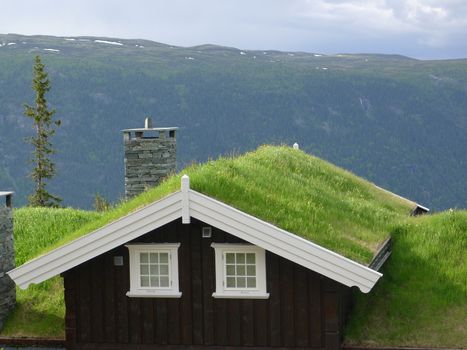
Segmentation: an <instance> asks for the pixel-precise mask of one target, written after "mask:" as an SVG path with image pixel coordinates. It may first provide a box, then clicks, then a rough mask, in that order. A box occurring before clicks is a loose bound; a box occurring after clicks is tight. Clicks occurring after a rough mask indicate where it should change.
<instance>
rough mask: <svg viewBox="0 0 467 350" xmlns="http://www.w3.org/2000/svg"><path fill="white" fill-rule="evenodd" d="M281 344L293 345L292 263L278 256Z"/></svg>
mask: <svg viewBox="0 0 467 350" xmlns="http://www.w3.org/2000/svg"><path fill="white" fill-rule="evenodd" d="M279 268H280V287H281V301H280V303H281V305H280V306H281V331H282V337H283V339H282V346H286V347H293V346H295V322H294V321H295V318H294V264H293V263H292V262H290V261H288V260H285V259H283V258H280V265H279Z"/></svg>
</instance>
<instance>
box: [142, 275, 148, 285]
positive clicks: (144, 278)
mask: <svg viewBox="0 0 467 350" xmlns="http://www.w3.org/2000/svg"><path fill="white" fill-rule="evenodd" d="M141 287H149V277H147V276H141Z"/></svg>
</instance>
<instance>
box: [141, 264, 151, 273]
mask: <svg viewBox="0 0 467 350" xmlns="http://www.w3.org/2000/svg"><path fill="white" fill-rule="evenodd" d="M140 272H141V274H142V275H149V266H148V265H146V264H141V265H140Z"/></svg>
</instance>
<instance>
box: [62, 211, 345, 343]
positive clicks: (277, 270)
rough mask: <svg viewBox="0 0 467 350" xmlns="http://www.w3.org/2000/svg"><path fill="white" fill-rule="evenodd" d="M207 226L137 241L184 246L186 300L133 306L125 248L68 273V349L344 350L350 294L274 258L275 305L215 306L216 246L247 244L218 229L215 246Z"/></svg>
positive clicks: (270, 278)
mask: <svg viewBox="0 0 467 350" xmlns="http://www.w3.org/2000/svg"><path fill="white" fill-rule="evenodd" d="M203 226H204V224H203V223H201V222H199V221H196V220H193V221H192V223H191V224H190V225H182V224H181V222H180V221H176V222H173V223H170V224H168V225H165V226H164V227H161V228H159V229H157V230H155V231H153V232H150V233H148V234H146V235H144V236H142V237H140V238H138V239H136V240H134V241H133V243H134V242H152V243H162V242H170V243H174V242H181V246H180V249H179V278H180V291H181V292H182V297H181V298H179V299H164V298H128V297H127V296H126V295H125V294H126V292H127V291H128V290H129V262H128V249H127V248H126V247H124V246H121V247H118V248H116V249H114V250H112V251H109V252H107V253H106V254H103V255H101V256H99V257H97V258H95V259H93V260H90V261H88V262H86V263H84V264H82V265H80V266H78V267H76V268H74V269H72V270H70V271H68V272H66V273H65V274H64V277H65V301H66V307H67V312H66V337H67V344H68V348H69V349H118V348H125V349H133V348H134V349H136V348H138V349H140V348H141V349H143V348H144V349H146V348H150V345H158V347H157V348H161V349H162V348H164V347H165V348H167V349H172V348H173V349H175V348H176V349H183V347H180V346H183V345H190V346H191V348H192V349H195V348H198V347H203V346H211V347H212V348H215V347H222V348H226V349H227V348H229V347H235V348H237V347H249V348H258V349H259V348H263V349H264V348H270V347H274V348H302V349H304V348H314V349H324V348H326V349H338V348H339V347H340V338H341V333H342V327H343V321H344V319H345V311H346V308H344V307H343V306H342V305H343V304H344V303H345V301H346V300H347V299H346V298H344V297H346V296H347V295H348V293H347V292H348V291H349V288H347V287H344V286H342V285H340V284H338V283H335V282H333V281H331V280H329V279H327V278H325V277H323V276H321V275H319V274H317V273H315V272H313V271H310V270H308V269H306V268H304V267H302V266H300V265H297V264H295V263H293V262H290V261H288V260H286V259H284V258H281V257H279V256H277V255H275V254H272V253H269V252H267V253H266V271H267V291H268V292H269V293H270V297H269V299H266V300H247V299H214V298H213V297H212V293H213V292H214V291H215V273H214V272H215V264H214V249H213V248H211V243H212V242H218V243H227V242H228V243H237V242H241V240H239V239H238V238H237V237H235V236H232V235H230V234H227V233H225V232H222V231H219V230H217V229H215V228H213V231H212V238H202V237H201V228H202V227H203ZM115 256H123V261H124V263H123V266H114V257H115ZM344 299H345V300H344ZM345 304H346V303H345ZM145 344H146V345H147V346H148V347H145V346H144V345H145Z"/></svg>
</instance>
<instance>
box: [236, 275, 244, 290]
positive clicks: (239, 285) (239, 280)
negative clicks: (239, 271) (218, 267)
mask: <svg viewBox="0 0 467 350" xmlns="http://www.w3.org/2000/svg"><path fill="white" fill-rule="evenodd" d="M245 287H246V281H245V277H237V288H245Z"/></svg>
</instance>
